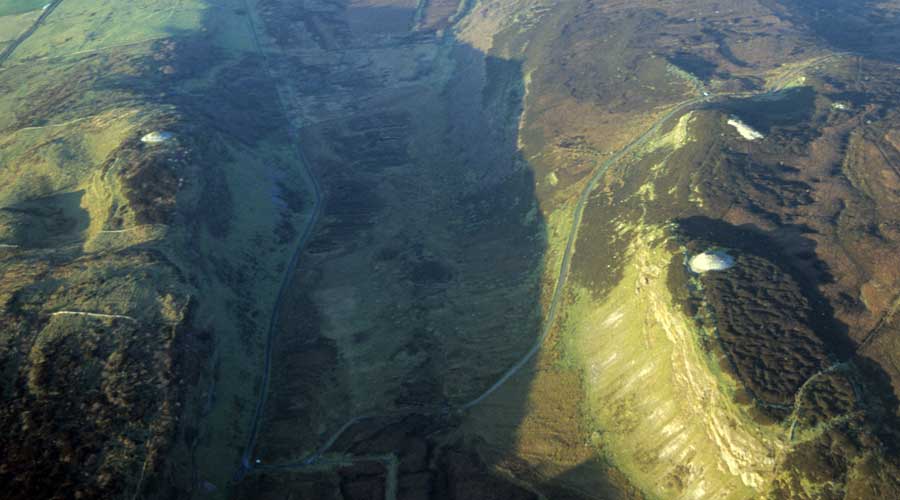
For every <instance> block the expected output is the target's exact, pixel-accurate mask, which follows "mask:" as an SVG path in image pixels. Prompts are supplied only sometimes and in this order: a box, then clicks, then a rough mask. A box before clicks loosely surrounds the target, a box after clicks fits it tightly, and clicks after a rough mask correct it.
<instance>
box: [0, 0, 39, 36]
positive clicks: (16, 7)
mask: <svg viewBox="0 0 900 500" xmlns="http://www.w3.org/2000/svg"><path fill="white" fill-rule="evenodd" d="M49 3H50V0H3V1H0V16H12V15H15V14H22V13H23V12H30V11H33V10H39V9H40V8H41V7H43V6H45V5H47V4H49ZM22 28H23V29H24V28H25V26H22Z"/></svg>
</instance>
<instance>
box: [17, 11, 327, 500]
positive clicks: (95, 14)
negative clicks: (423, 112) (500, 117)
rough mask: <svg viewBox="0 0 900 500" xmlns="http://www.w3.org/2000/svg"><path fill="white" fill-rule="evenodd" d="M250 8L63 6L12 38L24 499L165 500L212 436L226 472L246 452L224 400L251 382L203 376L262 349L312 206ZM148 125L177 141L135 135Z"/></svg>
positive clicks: (237, 415) (250, 362)
mask: <svg viewBox="0 0 900 500" xmlns="http://www.w3.org/2000/svg"><path fill="white" fill-rule="evenodd" d="M42 6H43V4H41V5H39V6H38V9H40V7H42ZM242 6H243V3H241V2H238V3H235V4H234V5H230V6H226V5H221V4H217V5H216V6H212V5H210V4H208V3H206V2H169V3H167V2H163V3H160V2H125V3H121V2H91V1H77V0H71V1H64V2H55V3H54V6H53V10H52V12H50V13H49V14H47V15H46V16H44V18H43V19H42V20H41V22H40V23H39V24H36V25H34V26H33V28H34V29H33V30H32V31H31V32H30V34H28V33H27V32H25V31H24V30H23V31H22V33H26V34H28V36H27V37H21V33H15V34H10V35H9V38H10V39H18V41H19V42H20V43H19V44H18V46H17V47H16V48H15V50H14V51H12V52H11V54H10V56H9V58H8V59H7V60H6V61H4V62H3V63H2V66H0V86H2V87H3V89H4V91H3V92H2V93H0V207H2V208H0V252H2V256H0V276H2V278H0V283H2V295H0V297H2V299H0V300H2V301H3V304H4V308H3V314H2V317H0V322H2V325H3V327H2V328H0V330H2V339H0V349H2V351H0V355H2V366H3V381H2V387H3V394H4V399H6V403H5V404H4V410H3V412H2V415H0V419H2V422H3V423H2V425H3V428H4V429H6V430H7V432H6V433H5V437H4V439H3V444H2V447H3V449H4V450H5V453H4V457H3V461H4V463H3V468H2V470H3V472H2V473H0V475H2V476H3V481H4V482H5V483H6V484H8V485H10V486H9V488H10V490H9V491H10V492H13V493H12V495H13V496H12V498H55V497H60V498H62V496H59V495H63V496H66V497H68V496H71V495H75V494H76V493H78V495H80V496H81V498H100V497H102V498H117V497H123V498H124V497H126V496H127V497H129V498H130V497H132V496H135V495H144V494H153V495H159V496H160V497H165V498H170V497H171V496H172V495H174V494H176V493H177V492H178V491H189V490H191V489H193V488H194V482H195V480H196V478H195V477H194V472H193V471H192V470H191V467H192V465H191V464H192V462H193V459H192V458H191V454H192V450H194V449H196V447H197V444H198V442H199V441H200V440H203V441H204V443H205V445H206V446H207V447H208V448H209V449H210V450H214V451H212V455H213V456H215V457H219V458H220V459H221V460H223V465H222V467H221V473H222V476H223V478H224V477H225V476H228V475H229V474H230V472H231V470H230V469H231V467H232V465H233V464H234V463H236V462H237V460H238V457H239V454H240V444H239V443H240V442H241V441H242V440H243V438H244V436H243V435H242V434H241V433H240V432H236V433H233V434H232V433H231V432H230V431H229V429H232V428H233V427H231V425H230V422H234V421H237V422H241V421H243V420H244V419H246V418H248V415H247V413H246V408H245V412H243V413H242V412H241V411H240V409H237V410H236V409H235V407H234V406H232V402H233V401H234V399H235V398H247V399H249V398H250V397H252V392H253V390H254V387H253V384H254V379H252V378H247V377H245V376H243V375H242V373H241V372H240V371H237V370H233V369H229V370H227V371H224V372H223V373H220V374H219V379H218V383H211V382H210V381H211V378H210V377H209V374H210V370H211V367H212V366H229V367H230V366H243V367H246V369H250V367H252V366H254V365H256V364H259V363H261V362H262V352H261V350H260V349H259V347H260V344H259V343H258V342H259V341H260V339H262V338H263V337H264V335H265V332H266V327H267V325H268V319H269V316H270V314H271V309H272V307H273V305H272V304H273V302H274V298H275V295H276V293H277V289H278V287H279V286H280V283H281V281H282V272H283V271H284V269H285V266H286V265H287V262H288V260H289V258H290V256H291V254H292V253H293V251H294V247H295V246H296V242H297V240H298V239H299V235H300V233H301V232H302V228H303V226H304V223H305V221H306V220H307V218H308V213H309V210H310V208H311V207H312V196H311V195H309V192H308V187H307V186H308V184H307V181H306V179H305V178H304V177H303V168H302V163H301V162H300V161H299V158H298V157H297V156H296V153H295V150H294V149H293V147H292V145H291V143H290V138H289V134H288V129H287V126H286V122H285V120H284V117H283V114H282V112H281V105H280V103H279V100H278V97H277V95H276V94H275V92H274V89H273V88H272V87H271V86H270V85H269V84H268V80H267V79H266V77H265V69H264V67H263V66H262V63H261V60H260V58H259V56H258V52H257V48H256V47H255V45H254V44H253V42H252V40H253V38H252V34H251V31H250V29H249V22H248V18H247V16H246V15H245V14H246V13H245V12H243V11H242V10H241V8H242ZM11 16H15V19H16V20H20V19H21V20H24V19H28V20H29V21H30V22H33V21H34V20H36V19H38V15H37V13H36V12H35V11H29V12H26V13H24V14H11ZM29 16H30V17H29ZM7 19H10V20H12V19H13V18H12V17H9V16H5V17H3V18H0V25H3V26H5V24H3V22H5V21H6V20H7ZM9 24H10V25H12V24H13V23H12V21H11V22H10V23H9ZM18 26H19V27H24V26H26V24H22V23H19V24H18ZM4 36H5V35H4ZM17 37H18V38H17ZM152 131H168V132H170V133H171V134H172V136H171V139H169V140H167V141H163V142H159V143H149V142H145V141H142V138H143V137H144V136H145V135H146V134H148V133H150V132H152ZM201 416H202V417H204V419H206V418H208V419H210V420H212V421H213V422H214V424H210V425H209V427H203V428H200V426H199V419H200V418H201ZM204 422H206V420H204ZM204 425H206V424H204ZM209 429H212V430H209ZM225 462H227V465H225ZM166 471H168V472H166ZM163 474H165V475H166V476H167V477H170V478H171V479H170V480H166V481H165V485H163V484H162V483H160V482H159V478H161V477H163ZM212 479H213V480H215V481H219V479H217V478H212ZM221 481H224V479H222V480H221Z"/></svg>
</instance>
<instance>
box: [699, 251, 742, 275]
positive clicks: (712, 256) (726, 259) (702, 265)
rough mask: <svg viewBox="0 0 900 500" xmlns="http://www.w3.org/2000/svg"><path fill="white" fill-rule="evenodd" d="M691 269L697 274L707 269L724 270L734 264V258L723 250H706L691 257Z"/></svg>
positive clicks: (707, 270)
mask: <svg viewBox="0 0 900 500" xmlns="http://www.w3.org/2000/svg"><path fill="white" fill-rule="evenodd" d="M689 265H690V267H691V271H694V272H695V273H697V274H700V273H705V272H709V271H724V270H726V269H728V268H731V267H733V266H734V258H733V257H732V256H730V255H728V254H727V253H726V252H725V251H724V250H707V251H705V252H703V253H700V254H697V255H695V256H693V257H692V258H691V261H690V263H689Z"/></svg>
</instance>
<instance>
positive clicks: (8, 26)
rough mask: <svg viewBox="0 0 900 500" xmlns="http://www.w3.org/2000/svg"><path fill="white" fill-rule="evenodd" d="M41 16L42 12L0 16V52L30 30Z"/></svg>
mask: <svg viewBox="0 0 900 500" xmlns="http://www.w3.org/2000/svg"><path fill="white" fill-rule="evenodd" d="M39 15H40V12H25V13H21V14H11V15H3V16H0V50H3V47H4V46H5V45H6V43H7V42H11V41H12V40H15V39H16V37H18V36H19V35H21V34H22V32H24V31H25V30H26V29H28V27H29V26H31V24H32V23H33V22H34V20H35V19H37V17H38V16H39Z"/></svg>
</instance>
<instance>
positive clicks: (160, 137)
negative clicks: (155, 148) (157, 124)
mask: <svg viewBox="0 0 900 500" xmlns="http://www.w3.org/2000/svg"><path fill="white" fill-rule="evenodd" d="M174 137H175V134H173V133H172V132H166V131H153V132H150V133H149V134H146V135H144V136H143V137H141V142H143V143H145V144H160V143H163V142H166V141H168V140H171V139H173V138H174Z"/></svg>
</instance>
